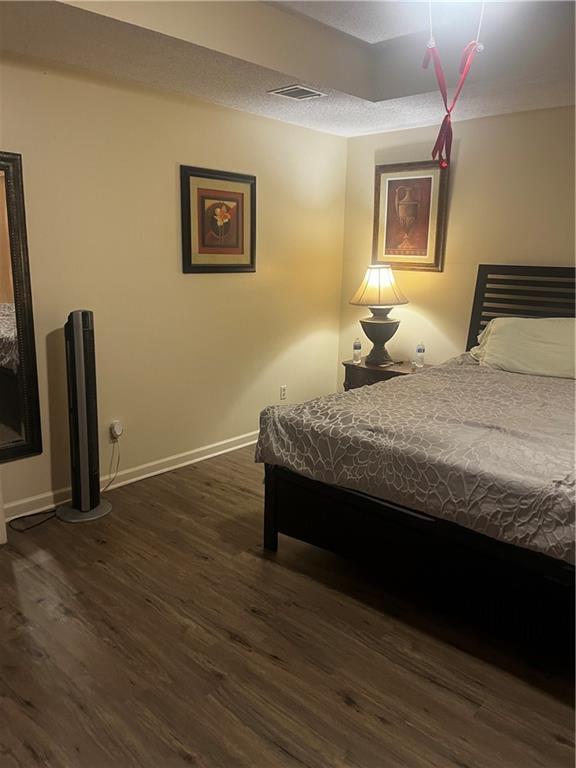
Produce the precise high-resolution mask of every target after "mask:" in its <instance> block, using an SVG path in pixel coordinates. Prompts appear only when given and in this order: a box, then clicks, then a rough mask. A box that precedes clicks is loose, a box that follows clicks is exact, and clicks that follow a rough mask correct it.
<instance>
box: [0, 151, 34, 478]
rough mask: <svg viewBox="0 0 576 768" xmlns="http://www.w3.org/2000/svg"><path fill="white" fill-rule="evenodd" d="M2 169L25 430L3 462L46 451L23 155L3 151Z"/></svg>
mask: <svg viewBox="0 0 576 768" xmlns="http://www.w3.org/2000/svg"><path fill="white" fill-rule="evenodd" d="M0 171H3V172H4V179H5V185H6V205H7V214H8V237H9V242H10V260H11V267H12V285H13V290H14V307H15V316H16V331H17V334H18V359H19V363H18V370H17V373H16V374H15V375H14V389H15V394H16V396H17V398H18V401H19V406H20V409H21V421H22V432H23V434H22V439H20V440H17V441H14V442H10V443H6V444H5V445H0V463H3V462H6V461H13V460H14V459H22V458H24V457H25V456H34V455H36V454H39V453H42V432H41V425H40V404H39V397H38V372H37V367H36V344H35V340H34V315H33V311H32V290H31V287H30V268H29V264H28V240H27V236H26V214H25V207H24V185H23V181H22V157H21V155H19V154H16V153H12V152H0ZM0 373H3V375H4V377H5V378H7V377H8V376H9V374H7V373H5V372H0Z"/></svg>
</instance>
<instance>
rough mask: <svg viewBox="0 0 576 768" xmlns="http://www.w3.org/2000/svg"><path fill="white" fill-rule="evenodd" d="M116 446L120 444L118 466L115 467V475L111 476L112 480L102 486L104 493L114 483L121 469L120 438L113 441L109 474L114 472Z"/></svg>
mask: <svg viewBox="0 0 576 768" xmlns="http://www.w3.org/2000/svg"><path fill="white" fill-rule="evenodd" d="M116 446H118V455H117V456H116V467H115V469H114V475H113V477H111V478H110V480H108V482H107V483H106V485H105V486H104V488H102V491H101V493H104V492H105V491H107V490H108V488H110V486H111V485H112V483H113V482H114V481H115V480H116V478H117V477H118V470H119V469H120V443H119V442H118V440H114V442H113V443H112V453H111V454H110V464H109V465H108V476H110V475H111V474H112V464H113V463H114V454H115V453H116Z"/></svg>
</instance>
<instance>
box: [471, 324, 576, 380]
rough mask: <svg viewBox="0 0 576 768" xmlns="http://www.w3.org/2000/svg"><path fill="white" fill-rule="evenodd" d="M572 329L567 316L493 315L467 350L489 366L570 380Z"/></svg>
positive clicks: (572, 346)
mask: <svg viewBox="0 0 576 768" xmlns="http://www.w3.org/2000/svg"><path fill="white" fill-rule="evenodd" d="M575 331H576V320H574V319H573V318H571V317H545V318H536V317H497V318H495V319H494V320H491V321H490V323H489V324H488V325H487V326H486V328H485V329H484V330H483V331H482V333H481V334H480V336H478V342H479V344H478V346H477V347H474V348H473V349H471V350H470V352H471V354H472V356H473V357H475V358H476V360H478V361H479V362H480V365H487V366H489V367H490V368H500V369H502V370H504V371H513V372H514V373H529V374H532V375H533V376H557V377H559V378H563V379H573V378H574V377H575V376H574V368H575V365H574V341H575Z"/></svg>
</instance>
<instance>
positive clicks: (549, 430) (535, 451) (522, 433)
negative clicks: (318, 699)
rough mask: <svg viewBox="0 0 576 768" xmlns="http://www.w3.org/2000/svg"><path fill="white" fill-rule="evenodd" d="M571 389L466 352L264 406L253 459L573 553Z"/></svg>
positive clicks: (560, 555)
mask: <svg viewBox="0 0 576 768" xmlns="http://www.w3.org/2000/svg"><path fill="white" fill-rule="evenodd" d="M574 394H575V391H574V381H572V380H570V379H556V378H549V377H541V376H525V375H522V374H517V373H508V372H506V371H500V370H494V369H491V368H487V367H484V366H479V365H478V364H477V363H476V362H475V361H473V360H472V358H471V357H470V356H469V355H467V354H466V355H462V356H461V357H459V358H455V359H454V360H452V361H449V362H448V363H446V364H444V365H442V366H438V367H436V368H430V369H426V370H424V371H421V372H418V373H416V374H413V375H411V376H402V377H398V378H395V379H392V380H391V381H387V382H382V383H380V384H374V385H372V386H370V387H362V388H360V389H355V390H352V391H350V392H347V393H345V394H336V395H328V396H326V397H320V398H318V399H316V400H311V401H309V402H307V403H302V404H301V405H294V406H270V407H268V408H266V409H265V410H264V411H262V414H261V416H260V436H259V439H258V446H257V449H256V460H257V461H260V462H267V463H269V464H277V465H280V466H283V467H287V468H288V469H291V470H293V471H295V472H298V473H300V474H302V475H305V476H306V477H310V478H313V479H315V480H320V481H322V482H324V483H329V484H332V485H339V486H344V487H345V488H352V489H354V490H358V491H362V492H363V493H367V494H369V495H371V496H375V497H378V498H381V499H385V500H387V501H390V502H394V503H396V504H400V505H402V506H405V507H408V508H410V509H413V510H416V511H420V512H425V513H427V514H430V515H434V516H436V517H441V518H445V519H447V520H451V521H453V522H456V523H458V524H459V525H463V526H466V527H467V528H471V529H473V530H475V531H479V532H481V533H483V534H486V535H488V536H492V537H493V538H495V539H500V540H501V541H504V542H508V543H510V544H515V545H517V546H521V547H526V548H528V549H533V550H536V551H539V552H543V553H545V554H547V555H550V556H552V557H555V558H557V559H560V560H566V561H568V562H574V487H575V481H574Z"/></svg>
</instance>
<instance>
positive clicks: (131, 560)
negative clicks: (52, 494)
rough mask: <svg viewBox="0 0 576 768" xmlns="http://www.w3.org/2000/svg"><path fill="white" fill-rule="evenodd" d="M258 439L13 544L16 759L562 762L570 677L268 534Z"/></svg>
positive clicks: (72, 762) (410, 766)
mask: <svg viewBox="0 0 576 768" xmlns="http://www.w3.org/2000/svg"><path fill="white" fill-rule="evenodd" d="M262 497H263V489H262V471H261V467H258V466H255V465H254V464H253V463H252V450H251V449H242V450H240V451H237V452H235V453H232V454H228V455H226V456H222V457H218V458H215V459H211V460H210V461H206V462H203V463H201V464H196V465H194V466H191V467H188V468H185V469H181V470H178V471H175V472H172V473H170V474H165V475H161V476H158V477H154V478H151V479H148V480H145V481H142V482H140V483H138V484H135V485H131V486H126V487H124V488H120V489H118V490H115V491H113V492H112V493H111V494H110V498H111V500H112V502H113V504H114V510H113V513H112V515H110V516H109V517H107V518H104V519H102V520H100V521H97V522H94V523H89V524H85V525H80V526H72V525H65V524H63V523H60V522H57V521H56V520H52V521H50V522H49V523H47V524H46V525H44V526H42V527H38V528H36V529H34V530H30V531H28V532H27V533H25V534H24V533H17V532H14V531H11V532H10V534H9V545H8V546H7V547H5V548H3V549H2V550H0V766H2V768H13V767H14V766H26V768H29V766H49V768H62V767H64V766H66V768H68V767H70V768H127V767H128V766H134V767H135V768H136V767H137V768H148V767H150V768H172V767H174V768H176V767H179V766H183V767H184V766H191V765H192V766H205V767H206V768H208V767H210V768H233V767H235V766H243V767H246V768H276V766H279V767H280V766H282V768H283V767H284V766H286V768H289V767H291V766H299V767H300V768H302V766H304V767H305V768H331V767H332V766H334V767H336V766H337V767H338V768H345V767H346V768H396V767H398V768H400V767H401V768H432V767H436V768H452V767H453V766H454V767H456V766H458V767H459V768H481V767H482V768H508V767H510V768H512V767H513V768H531V767H532V766H534V767H536V766H540V768H555V767H556V766H562V768H564V767H567V766H572V765H573V751H572V747H571V744H572V738H573V732H572V719H573V714H572V710H571V707H570V705H569V703H567V701H566V685H565V684H564V682H563V681H562V679H561V678H558V677H554V676H552V675H551V674H549V673H546V672H544V671H542V669H540V670H538V671H537V670H536V669H532V668H530V667H529V666H526V665H525V664H522V663H520V662H519V661H518V660H515V659H514V658H513V656H512V654H511V653H510V652H507V651H506V649H505V648H504V649H502V648H500V649H499V648H498V647H491V648H488V647H486V646H485V644H483V643H482V642H479V640H478V639H477V638H475V637H474V636H470V635H468V636H467V635H466V633H465V632H454V627H446V626H444V624H443V621H442V620H441V619H440V618H438V617H437V618H436V619H435V618H434V615H433V612H428V614H426V611H424V613H423V612H422V607H421V606H420V607H417V606H414V605H413V604H412V603H410V602H409V601H406V600H405V599H403V598H400V597H399V596H398V595H394V594H393V592H392V591H391V590H390V589H389V588H388V587H387V585H386V584H379V583H378V582H377V581H375V580H374V579H372V578H371V577H369V576H368V575H367V574H366V573H363V572H362V569H361V568H360V567H359V566H357V565H354V564H353V563H350V562H348V561H345V560H342V559H339V558H338V557H336V556H335V555H331V554H329V553H324V552H321V551H320V550H317V549H314V548H312V547H308V546H306V545H304V544H300V543H298V542H294V541H291V540H289V539H286V538H284V537H281V540H280V550H279V553H278V555H277V556H274V557H269V558H266V557H263V556H262V554H261V549H260V541H261V518H262Z"/></svg>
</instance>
